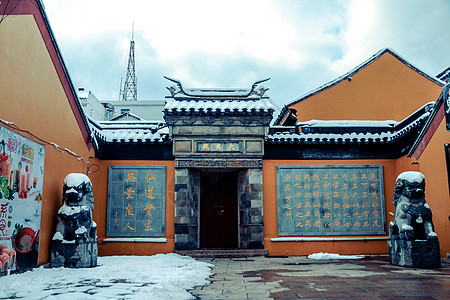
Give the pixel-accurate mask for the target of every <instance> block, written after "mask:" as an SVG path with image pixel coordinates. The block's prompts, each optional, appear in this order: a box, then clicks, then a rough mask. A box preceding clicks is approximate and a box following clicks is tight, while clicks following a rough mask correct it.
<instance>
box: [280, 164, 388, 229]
mask: <svg viewBox="0 0 450 300" xmlns="http://www.w3.org/2000/svg"><path fill="white" fill-rule="evenodd" d="M277 217H278V235H280V236H301V235H365V234H386V216H385V209H384V184H383V169H382V166H381V165H317V166H277Z"/></svg>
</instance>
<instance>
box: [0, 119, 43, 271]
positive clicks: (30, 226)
mask: <svg viewBox="0 0 450 300" xmlns="http://www.w3.org/2000/svg"><path fill="white" fill-rule="evenodd" d="M44 163H45V147H44V146H42V145H40V144H38V143H36V142H34V141H32V140H30V139H27V138H25V137H23V136H21V135H19V134H17V133H14V132H12V131H10V130H8V129H6V128H4V127H1V126H0V273H3V272H6V271H8V270H11V271H14V270H22V271H23V270H26V269H30V268H32V267H34V266H37V263H38V251H39V230H40V224H41V206H42V186H43V181H44Z"/></svg>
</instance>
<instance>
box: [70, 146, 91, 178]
mask: <svg viewBox="0 0 450 300" xmlns="http://www.w3.org/2000/svg"><path fill="white" fill-rule="evenodd" d="M64 150H66V149H64ZM66 151H67V150H66ZM82 183H91V180H90V179H89V177H87V175H85V174H81V173H70V174H68V175H67V176H66V178H64V184H65V185H66V186H79V185H80V184H82Z"/></svg>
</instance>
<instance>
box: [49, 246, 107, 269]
mask: <svg viewBox="0 0 450 300" xmlns="http://www.w3.org/2000/svg"><path fill="white" fill-rule="evenodd" d="M97 255H98V244H97V241H96V240H95V241H82V240H81V241H78V242H75V241H73V243H67V242H66V241H64V240H53V241H52V255H51V267H52V268H59V267H66V268H91V267H95V266H97Z"/></svg>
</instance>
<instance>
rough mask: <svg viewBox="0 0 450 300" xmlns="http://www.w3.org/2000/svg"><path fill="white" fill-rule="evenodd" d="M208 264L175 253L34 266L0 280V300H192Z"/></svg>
mask: <svg viewBox="0 0 450 300" xmlns="http://www.w3.org/2000/svg"><path fill="white" fill-rule="evenodd" d="M212 267H213V265H211V264H208V263H205V262H199V261H196V260H195V259H193V258H191V257H187V256H180V255H178V254H174V253H171V254H157V255H154V256H105V257H98V266H97V267H95V268H84V269H71V268H53V269H49V268H43V267H41V268H38V269H34V270H33V271H29V272H24V273H22V274H13V275H10V276H3V277H0V299H11V298H14V299H96V300H97V299H171V300H176V299H192V298H193V297H192V295H191V294H189V293H188V292H187V290H189V289H192V288H194V287H195V286H202V285H207V284H209V282H208V281H207V278H208V277H209V276H210V275H211V268H212Z"/></svg>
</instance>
